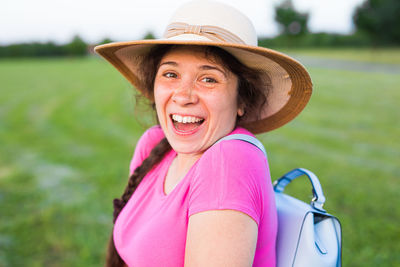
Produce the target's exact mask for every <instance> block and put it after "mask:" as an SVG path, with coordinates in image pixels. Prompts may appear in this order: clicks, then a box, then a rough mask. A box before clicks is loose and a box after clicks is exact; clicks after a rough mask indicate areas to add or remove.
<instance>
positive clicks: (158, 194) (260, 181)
mask: <svg viewBox="0 0 400 267" xmlns="http://www.w3.org/2000/svg"><path fill="white" fill-rule="evenodd" d="M96 51H97V52H98V53H99V54H101V55H102V56H103V57H105V58H106V59H107V60H109V61H110V62H111V63H112V64H113V65H114V66H115V67H116V68H117V69H118V70H119V71H120V72H121V73H122V74H123V75H124V76H125V77H126V78H127V79H128V80H129V81H131V83H132V84H133V85H134V86H135V87H136V88H137V89H138V90H139V91H140V92H141V93H142V94H143V95H144V96H145V97H147V98H148V99H149V100H150V101H151V102H152V103H153V105H154V106H155V110H156V113H157V118H158V125H156V126H154V127H152V128H150V129H148V130H147V131H146V132H145V133H144V134H143V136H142V137H141V139H140V140H139V142H138V144H137V146H136V149H135V153H134V156H133V158H132V161H131V165H130V171H131V176H130V178H129V182H128V185H127V187H126V189H125V191H124V193H123V195H122V196H121V198H120V199H116V200H114V222H115V225H114V229H113V235H112V238H111V239H110V243H109V253H108V258H107V266H123V265H127V266H135V267H136V266H139V267H140V266H275V242H276V240H275V239H276V233H277V214H276V207H275V200H274V194H273V190H272V185H271V180H270V176H269V167H268V163H267V160H266V158H265V156H264V154H263V152H261V151H260V150H259V149H258V148H256V147H255V146H253V145H251V144H249V143H246V142H243V141H240V140H230V141H223V142H217V141H218V140H220V139H221V138H223V137H225V136H228V135H231V134H245V135H250V136H254V135H253V134H255V133H261V132H266V131H270V130H273V129H275V128H278V127H280V126H282V125H283V124H285V123H287V122H288V121H290V120H291V119H293V118H294V117H295V116H296V115H297V114H298V113H299V112H300V111H301V110H302V109H303V107H304V106H305V104H306V102H307V100H308V98H309V96H310V93H311V81H310V78H309V76H308V74H307V72H306V70H305V69H304V68H303V67H302V66H301V65H300V64H299V63H297V62H296V61H294V60H293V59H291V58H289V57H287V56H286V55H283V54H280V53H278V52H276V51H273V50H269V49H265V48H259V47H257V46H256V34H255V31H254V28H253V26H252V24H251V23H250V21H249V20H248V19H247V18H246V17H244V16H243V15H242V14H241V13H240V12H239V11H237V10H235V9H233V8H231V7H229V6H226V5H223V4H220V3H217V2H211V1H210V2H209V1H194V2H191V3H188V4H186V5H184V6H183V7H181V8H180V9H178V11H177V12H176V13H175V15H174V17H173V19H172V21H171V23H170V24H169V26H168V27H167V30H166V33H165V36H164V39H160V40H142V41H132V42H123V43H112V44H106V45H102V46H99V47H97V48H96Z"/></svg>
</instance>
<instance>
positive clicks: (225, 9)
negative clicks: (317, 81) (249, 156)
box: [95, 0, 312, 134]
mask: <svg viewBox="0 0 400 267" xmlns="http://www.w3.org/2000/svg"><path fill="white" fill-rule="evenodd" d="M159 44H178V45H212V46H218V47H220V48H223V49H225V50H226V51H228V52H229V53H231V54H232V55H233V56H235V57H236V58H237V59H238V60H239V61H241V62H242V63H243V64H245V65H247V66H248V67H250V68H254V69H258V70H261V71H262V72H263V73H266V74H268V76H269V77H270V79H271V85H272V89H270V92H269V94H268V104H267V105H266V107H265V108H264V110H261V111H260V119H259V120H251V119H249V120H248V121H245V122H242V123H241V126H243V127H245V128H247V129H248V130H249V131H251V132H253V133H254V134H257V133H262V132H267V131H271V130H273V129H276V128H278V127H280V126H282V125H284V124H286V123H287V122H289V121H291V120H292V119H293V118H294V117H296V116H297V114H299V113H300V112H301V111H302V110H303V108H304V107H305V105H306V104H307V102H308V100H309V98H310V96H311V92H312V83H311V79H310V76H309V74H308V72H307V71H306V69H305V68H304V67H303V66H302V65H301V64H300V63H299V62H297V61H296V60H294V59H293V58H291V57H289V56H287V55H284V54H282V53H279V52H277V51H275V50H271V49H267V48H263V47H258V46H257V34H256V32H255V29H254V26H253V25H252V23H251V22H250V20H249V19H248V18H247V17H246V16H244V15H243V14H242V13H241V12H240V11H238V10H237V9H234V8H233V7H231V6H228V5H225V4H222V3H219V2H214V1H204V0H201V1H200V0H197V1H192V2H189V3H186V4H184V5H183V6H181V7H180V8H179V9H178V10H177V11H176V12H175V14H174V15H173V17H172V19H171V20H170V23H169V25H168V26H167V28H166V30H165V33H164V36H163V38H161V39H155V40H139V41H129V42H116V43H110V44H105V45H99V46H96V47H95V51H96V52H97V53H98V54H100V55H101V56H102V57H104V58H105V59H106V60H108V61H109V62H110V63H111V64H113V65H114V67H116V68H117V70H118V71H119V72H121V73H122V74H123V75H124V76H125V78H127V79H128V80H129V81H130V82H131V83H132V84H133V85H134V86H135V88H136V89H138V90H139V91H140V92H142V93H143V94H144V95H145V96H146V97H148V98H150V99H151V98H152V96H149V95H148V91H147V90H146V88H143V86H142V82H141V77H139V75H138V73H139V72H138V67H139V66H138V63H139V62H140V61H141V59H142V58H143V57H144V56H145V55H146V53H148V51H149V50H150V49H151V48H152V47H154V46H156V45H159ZM271 85H270V86H271Z"/></svg>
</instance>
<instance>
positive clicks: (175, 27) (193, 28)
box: [164, 22, 246, 44]
mask: <svg viewBox="0 0 400 267" xmlns="http://www.w3.org/2000/svg"><path fill="white" fill-rule="evenodd" d="M181 34H195V35H200V36H204V37H206V38H208V39H209V40H212V41H217V42H227V43H237V44H246V43H245V42H244V41H243V40H242V39H240V38H239V37H238V36H237V35H235V34H233V33H231V32H230V31H228V30H226V29H223V28H220V27H217V26H211V25H190V24H187V23H183V22H174V23H171V24H169V25H168V26H167V28H166V30H165V32H164V37H165V38H171V37H174V36H177V35H181Z"/></svg>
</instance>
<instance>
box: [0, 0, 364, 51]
mask: <svg viewBox="0 0 400 267" xmlns="http://www.w3.org/2000/svg"><path fill="white" fill-rule="evenodd" d="M188 1H190V0H108V1H103V0H0V45H6V44H12V43H21V42H32V41H37V42H47V41H53V42H56V43H67V42H69V41H71V39H72V38H73V36H75V35H76V34H78V35H79V36H81V37H82V38H83V39H84V40H85V41H86V42H88V43H92V44H96V43H98V42H100V41H101V40H103V39H104V38H106V37H107V38H111V39H112V40H114V41H129V40H137V39H142V37H143V36H144V35H145V34H146V33H147V32H152V33H154V34H155V36H156V37H161V35H162V33H163V31H164V27H165V26H166V25H167V23H168V21H169V19H170V17H171V16H172V14H173V12H174V11H175V9H176V8H178V7H179V6H180V5H181V4H183V3H185V2H188ZM219 1H220V2H225V3H227V4H230V5H232V6H234V7H236V8H237V9H239V10H241V11H242V12H243V13H244V14H245V15H247V16H248V17H249V18H250V20H251V21H252V22H253V24H254V26H255V28H256V31H257V34H258V35H259V36H262V37H273V36H275V35H277V34H278V32H279V30H278V26H277V24H276V23H275V21H274V6H276V5H277V4H279V3H280V2H282V1H283V0H219ZM292 1H293V4H294V6H295V8H296V9H297V10H299V11H301V12H309V14H310V18H309V24H308V26H309V29H310V30H311V31H312V32H330V33H341V34H349V33H351V32H352V31H353V30H354V26H353V24H352V19H351V18H352V14H353V11H354V9H355V7H356V6H358V5H360V4H361V3H362V2H363V1H364V0H292Z"/></svg>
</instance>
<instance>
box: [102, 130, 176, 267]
mask: <svg viewBox="0 0 400 267" xmlns="http://www.w3.org/2000/svg"><path fill="white" fill-rule="evenodd" d="M170 149H171V146H170V144H169V143H168V141H167V139H166V138H163V139H162V140H161V141H160V142H159V143H158V144H157V145H156V146H155V147H154V148H153V149H152V150H151V152H150V155H149V156H148V157H147V158H146V159H145V160H143V162H142V164H141V165H140V166H138V167H137V168H136V169H135V171H134V172H133V173H132V175H131V176H130V178H129V181H128V184H127V186H126V188H125V191H124V193H123V194H122V196H121V198H116V199H114V201H113V203H114V219H113V223H115V221H116V220H117V217H118V215H119V213H120V212H121V210H122V209H123V208H124V206H125V205H126V203H127V202H128V200H129V199H130V197H131V196H132V194H133V192H135V190H136V188H137V187H138V185H139V184H140V182H141V181H142V180H143V178H144V176H146V174H147V173H148V172H149V171H150V170H151V169H152V168H153V167H154V166H155V165H156V164H157V163H159V162H160V161H161V159H162V158H163V157H164V155H165V154H166V153H167V152H168V151H169V150H170ZM122 266H124V261H123V260H122V259H121V257H120V256H119V255H118V253H117V251H116V249H115V245H114V239H113V235H112V233H111V237H110V240H109V242H108V252H107V258H106V267H122Z"/></svg>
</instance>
